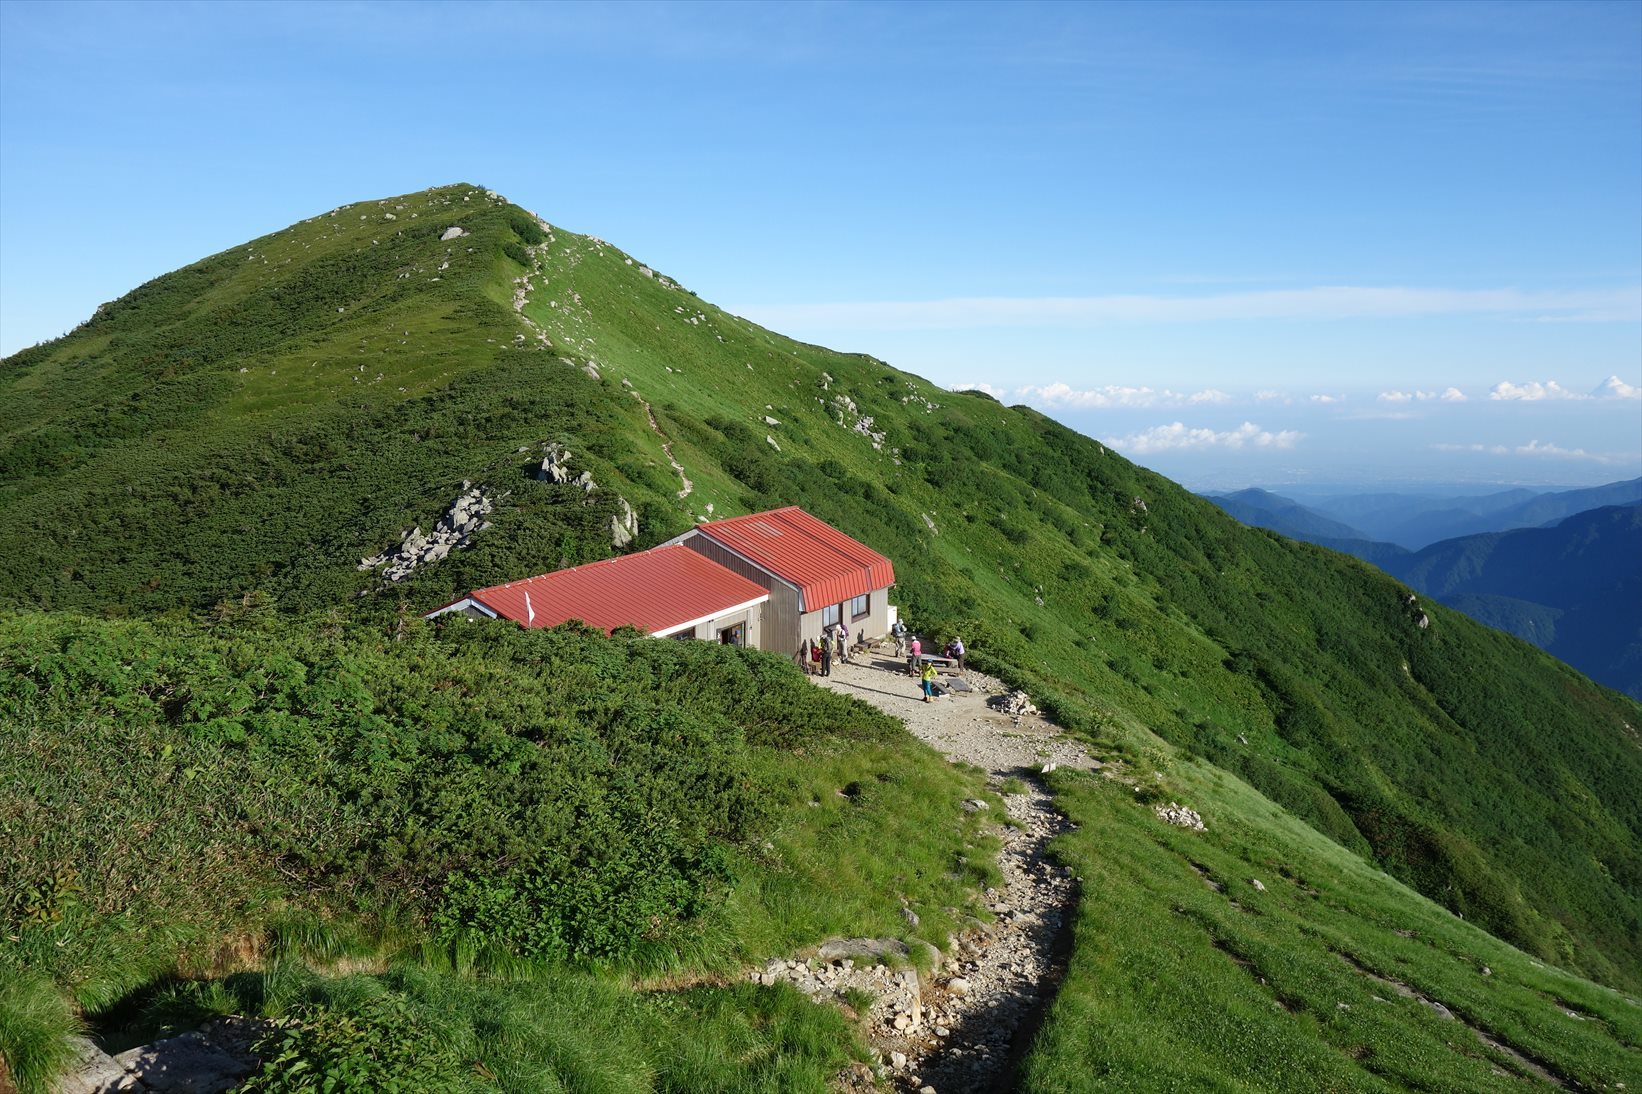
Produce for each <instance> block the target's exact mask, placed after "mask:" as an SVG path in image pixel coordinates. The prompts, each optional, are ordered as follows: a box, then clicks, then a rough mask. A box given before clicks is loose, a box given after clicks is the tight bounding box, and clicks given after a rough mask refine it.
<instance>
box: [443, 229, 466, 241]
mask: <svg viewBox="0 0 1642 1094" xmlns="http://www.w3.org/2000/svg"><path fill="white" fill-rule="evenodd" d="M467 234H468V230H467V229H466V228H462V227H450V228H446V229H445V230H444V232H443V233H441V234H440V236H439V242H440V243H448V242H450V241H451V240H453V239H461V238H462V237H463V236H465V235H467Z"/></svg>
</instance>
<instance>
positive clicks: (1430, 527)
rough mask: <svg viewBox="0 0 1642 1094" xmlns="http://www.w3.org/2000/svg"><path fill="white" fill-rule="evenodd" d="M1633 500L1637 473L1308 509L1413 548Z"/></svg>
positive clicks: (1335, 501) (1344, 500)
mask: <svg viewBox="0 0 1642 1094" xmlns="http://www.w3.org/2000/svg"><path fill="white" fill-rule="evenodd" d="M1638 501H1642V478H1636V479H1629V480H1626V481H1624V482H1612V483H1608V484H1607V485H1605V486H1593V487H1590V488H1588V489H1583V490H1563V491H1557V492H1553V493H1540V492H1536V491H1532V490H1526V489H1521V488H1518V489H1514V490H1504V491H1501V492H1499V493H1497V494H1486V495H1483V496H1481V497H1426V496H1421V495H1414V494H1357V495H1346V496H1342V497H1333V498H1324V499H1321V500H1318V501H1315V502H1312V503H1310V504H1309V506H1308V508H1309V509H1310V510H1311V511H1312V512H1313V513H1314V514H1316V515H1317V516H1319V517H1320V518H1322V519H1325V520H1332V521H1336V522H1338V523H1340V524H1344V525H1348V526H1349V527H1351V528H1352V529H1354V530H1355V534H1354V535H1351V536H1346V537H1342V538H1348V539H1366V540H1375V541H1379V542H1384V543H1394V544H1396V545H1397V546H1399V547H1405V548H1407V549H1408V550H1410V551H1418V550H1419V549H1420V548H1422V547H1425V546H1428V545H1430V544H1432V543H1436V542H1438V541H1439V540H1445V539H1453V538H1455V537H1457V536H1470V535H1476V534H1478V533H1479V532H1503V531H1506V530H1507V529H1511V528H1538V527H1541V526H1542V525H1546V524H1550V523H1552V522H1554V521H1558V520H1561V519H1562V518H1563V517H1570V516H1572V515H1573V514H1575V513H1580V512H1584V511H1585V510H1587V509H1598V508H1601V507H1602V506H1604V505H1630V504H1633V503H1635V502H1638ZM1291 504H1293V503H1291ZM1233 515H1234V516H1235V515H1236V514H1233ZM1239 519H1241V518H1239Z"/></svg>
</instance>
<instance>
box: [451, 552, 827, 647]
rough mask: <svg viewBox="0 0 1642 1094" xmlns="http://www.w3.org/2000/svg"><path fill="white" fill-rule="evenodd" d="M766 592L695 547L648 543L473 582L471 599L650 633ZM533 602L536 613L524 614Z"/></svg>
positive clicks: (545, 623)
mask: <svg viewBox="0 0 1642 1094" xmlns="http://www.w3.org/2000/svg"><path fill="white" fill-rule="evenodd" d="M527 592H528V593H529V594H530V600H529V605H528V607H527V605H526V601H525V594H526V593H527ZM765 595H767V594H766V591H765V589H764V586H763V585H762V584H761V583H759V582H757V581H751V580H748V579H747V578H746V577H744V576H742V575H740V574H738V573H735V572H732V571H731V570H730V569H728V568H726V567H723V566H716V565H714V564H713V563H712V561H711V560H710V559H708V558H706V557H705V556H704V555H702V554H701V553H699V552H696V551H690V550H687V549H685V548H683V547H655V548H652V549H651V550H648V551H640V552H639V553H637V554H632V555H624V556H622V557H620V558H612V559H608V560H606V561H604V562H590V563H588V564H587V565H585V566H574V567H572V568H570V569H568V570H558V571H555V572H554V573H550V574H542V575H541V576H539V577H532V578H526V579H525V580H523V581H511V582H509V583H507V584H506V585H494V586H492V587H490V588H488V589H480V590H478V591H477V592H475V593H474V594H473V599H474V600H477V601H479V602H481V603H483V604H484V605H486V606H487V607H489V608H491V609H492V610H494V611H495V612H496V613H497V614H499V615H502V616H505V617H506V618H508V619H511V620H514V621H515V622H517V623H520V624H523V625H525V626H532V627H555V626H558V625H559V624H560V623H563V622H564V621H566V620H567V619H580V620H581V621H582V622H584V623H586V624H588V625H589V626H593V627H600V628H603V629H604V630H606V631H611V630H614V629H615V628H617V627H620V626H623V625H625V624H631V625H632V626H635V627H637V628H638V629H639V630H641V631H644V632H645V633H646V634H650V633H653V632H655V631H660V630H666V629H667V628H669V627H676V626H678V625H679V624H681V623H687V622H689V621H690V620H692V619H700V618H702V617H704V616H712V615H716V614H718V613H720V612H725V611H727V610H729V609H731V608H734V607H735V606H737V605H738V604H745V603H747V602H748V601H750V600H755V599H759V598H761V597H764V596H765ZM532 609H534V612H535V620H534V622H529V621H528V620H529V617H530V611H531V610H532ZM794 645H795V646H796V645H797V643H796V642H794Z"/></svg>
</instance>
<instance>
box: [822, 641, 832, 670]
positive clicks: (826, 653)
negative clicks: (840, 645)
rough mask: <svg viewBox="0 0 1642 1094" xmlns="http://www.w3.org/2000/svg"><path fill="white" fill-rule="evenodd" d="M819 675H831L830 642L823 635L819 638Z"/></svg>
mask: <svg viewBox="0 0 1642 1094" xmlns="http://www.w3.org/2000/svg"><path fill="white" fill-rule="evenodd" d="M821 675H822V676H831V675H832V643H830V642H828V641H827V640H826V638H824V637H823V638H822V639H821Z"/></svg>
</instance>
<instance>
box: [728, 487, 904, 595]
mask: <svg viewBox="0 0 1642 1094" xmlns="http://www.w3.org/2000/svg"><path fill="white" fill-rule="evenodd" d="M696 531H698V532H700V533H701V534H702V535H704V536H708V537H710V538H712V539H714V540H716V541H717V542H719V543H722V544H723V545H724V546H726V547H728V548H730V550H732V551H734V552H735V553H736V554H738V555H741V556H742V557H743V558H745V559H747V560H748V561H750V562H753V563H755V564H756V565H758V566H760V567H762V568H764V569H766V570H768V571H769V572H770V573H772V574H775V575H776V576H777V577H779V578H782V579H783V580H785V581H789V582H791V583H792V584H794V585H797V586H798V588H799V592H800V596H801V598H802V600H803V609H804V611H806V612H813V611H819V610H820V609H821V608H823V607H825V606H826V605H828V604H842V603H843V602H844V601H846V600H848V599H850V598H851V597H855V596H860V595H861V594H862V593H868V592H871V591H873V590H874V589H886V588H888V587H889V586H891V585H893V584H895V567H894V566H893V565H891V564H890V561H889V559H887V558H885V557H884V556H883V555H881V554H879V553H878V552H877V551H874V550H873V549H872V548H870V547H868V546H866V545H865V544H862V543H858V542H856V541H855V540H853V539H851V538H850V537H849V536H846V535H845V534H844V533H842V532H840V531H839V530H838V529H836V528H834V527H833V526H832V525H830V524H828V523H826V522H825V521H821V520H817V519H816V518H814V517H812V516H810V515H809V514H808V513H806V512H804V510H802V509H800V508H798V506H796V505H789V506H788V507H787V508H785V509H772V510H771V511H770V512H768V513H753V514H752V515H750V516H745V517H731V518H730V519H728V520H715V521H711V522H709V523H707V524H698V525H696Z"/></svg>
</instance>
